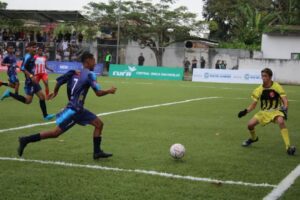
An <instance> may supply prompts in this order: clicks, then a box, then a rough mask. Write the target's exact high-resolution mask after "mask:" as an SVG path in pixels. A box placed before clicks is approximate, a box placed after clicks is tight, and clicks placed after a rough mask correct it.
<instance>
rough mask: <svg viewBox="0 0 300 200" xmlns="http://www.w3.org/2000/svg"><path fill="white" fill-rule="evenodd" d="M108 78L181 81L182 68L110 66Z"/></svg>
mask: <svg viewBox="0 0 300 200" xmlns="http://www.w3.org/2000/svg"><path fill="white" fill-rule="evenodd" d="M109 76H113V77H124V78H144V79H157V80H182V79H183V68H172V67H170V68H168V67H153V66H135V65H114V64H111V65H110V67H109Z"/></svg>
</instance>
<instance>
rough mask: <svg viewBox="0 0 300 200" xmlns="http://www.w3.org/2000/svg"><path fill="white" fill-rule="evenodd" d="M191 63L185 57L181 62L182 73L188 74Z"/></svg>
mask: <svg viewBox="0 0 300 200" xmlns="http://www.w3.org/2000/svg"><path fill="white" fill-rule="evenodd" d="M190 65H191V62H190V61H189V60H188V58H187V57H185V58H184V60H183V66H184V72H188V71H189V68H190Z"/></svg>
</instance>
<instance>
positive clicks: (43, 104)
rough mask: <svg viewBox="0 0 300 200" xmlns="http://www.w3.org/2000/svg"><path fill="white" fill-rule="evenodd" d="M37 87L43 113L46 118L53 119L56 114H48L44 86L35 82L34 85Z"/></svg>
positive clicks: (36, 91)
mask: <svg viewBox="0 0 300 200" xmlns="http://www.w3.org/2000/svg"><path fill="white" fill-rule="evenodd" d="M34 87H35V89H34V91H35V94H36V95H37V97H38V98H39V100H40V108H41V110H42V113H43V117H44V119H45V120H51V119H53V118H54V117H55V115H54V114H48V112H47V106H46V99H45V95H44V93H43V91H42V88H41V86H40V85H39V84H35V85H34Z"/></svg>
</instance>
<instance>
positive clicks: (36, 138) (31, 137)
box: [18, 127, 63, 156]
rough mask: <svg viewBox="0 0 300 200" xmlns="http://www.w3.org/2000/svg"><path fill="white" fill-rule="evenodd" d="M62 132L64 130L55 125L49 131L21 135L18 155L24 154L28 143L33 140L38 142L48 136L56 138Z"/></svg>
mask: <svg viewBox="0 0 300 200" xmlns="http://www.w3.org/2000/svg"><path fill="white" fill-rule="evenodd" d="M62 133H63V131H62V130H61V129H60V128H59V127H55V128H54V129H52V130H49V131H42V132H40V133H36V134H32V135H29V136H23V137H19V148H18V155H19V156H22V155H23V152H24V149H25V147H26V146H27V144H29V143H32V142H38V141H40V140H43V139H47V138H56V137H58V136H59V135H61V134H62Z"/></svg>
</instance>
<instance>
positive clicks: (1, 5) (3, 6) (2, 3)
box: [0, 1, 7, 10]
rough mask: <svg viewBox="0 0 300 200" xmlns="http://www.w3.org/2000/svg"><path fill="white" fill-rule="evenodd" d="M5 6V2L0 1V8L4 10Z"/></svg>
mask: <svg viewBox="0 0 300 200" xmlns="http://www.w3.org/2000/svg"><path fill="white" fill-rule="evenodd" d="M6 7H7V3H6V2H2V1H0V10H4V9H6Z"/></svg>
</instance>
